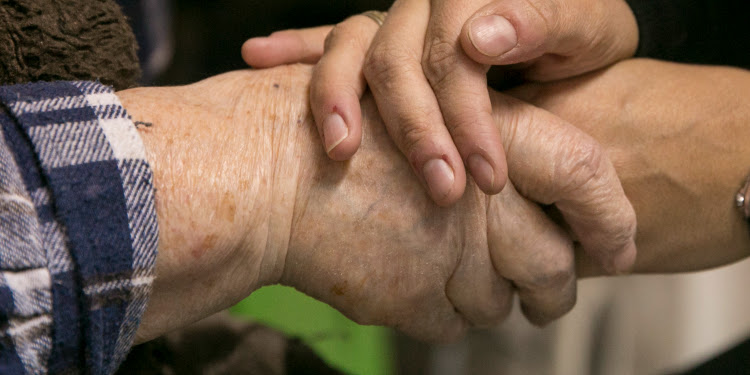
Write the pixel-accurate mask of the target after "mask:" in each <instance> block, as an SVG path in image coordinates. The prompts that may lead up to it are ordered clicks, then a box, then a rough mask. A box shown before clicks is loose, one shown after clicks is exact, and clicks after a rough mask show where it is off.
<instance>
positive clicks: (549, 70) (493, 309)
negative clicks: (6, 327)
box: [243, 0, 637, 336]
mask: <svg viewBox="0 0 750 375" xmlns="http://www.w3.org/2000/svg"><path fill="white" fill-rule="evenodd" d="M484 2H485V3H486V0H485V1H484ZM481 3H482V0H479V1H474V2H471V1H470V2H465V1H464V2H459V1H448V0H445V1H440V0H435V1H426V0H399V1H396V2H395V3H394V5H393V7H392V8H391V9H390V11H389V14H388V17H387V18H386V20H385V23H384V24H383V25H382V27H381V28H380V29H378V25H377V24H376V23H375V22H373V21H372V20H370V19H368V18H366V17H363V16H354V17H351V18H349V19H347V20H346V21H344V22H342V23H341V24H339V25H337V26H336V27H333V28H331V27H319V28H313V29H307V30H289V31H284V32H279V33H274V34H272V35H271V36H270V37H269V38H254V39H251V40H249V41H248V42H246V43H245V45H244V46H243V57H244V58H245V60H246V61H247V62H248V63H250V64H251V65H253V66H256V67H268V66H274V65H278V64H281V63H288V62H300V61H301V62H316V67H315V71H314V73H313V77H312V81H311V90H310V101H311V111H312V114H313V117H314V119H315V122H316V124H317V125H318V131H319V135H320V137H321V140H322V141H323V143H324V149H325V151H326V153H327V154H328V155H329V156H330V157H331V158H332V159H334V160H346V159H349V158H350V157H352V155H353V154H354V153H355V152H356V150H357V149H358V148H359V147H360V146H359V145H360V141H361V140H362V142H364V140H363V138H362V136H361V132H362V124H361V121H362V120H361V118H362V117H361V116H362V113H361V111H360V98H361V97H362V95H363V93H364V92H365V88H366V87H367V86H368V85H369V88H370V89H371V90H372V93H373V96H374V99H375V102H376V103H377V106H378V109H379V112H380V115H381V116H382V118H383V120H384V122H385V125H386V128H387V131H388V133H389V134H390V135H391V137H392V138H393V140H394V141H395V144H396V145H397V147H399V149H400V150H401V151H402V152H403V154H404V155H406V157H407V159H408V160H409V164H410V166H411V167H412V169H413V170H414V172H415V175H416V177H417V181H419V182H421V183H422V185H423V186H424V187H425V190H426V192H427V193H428V194H429V196H430V197H431V198H432V200H434V201H435V202H436V203H437V204H439V205H443V206H447V205H451V204H454V203H456V202H457V201H458V202H462V199H463V200H465V199H468V198H466V196H471V195H472V194H476V193H477V192H476V190H479V191H483V192H485V193H488V194H497V193H498V192H500V191H501V189H503V187H504V186H505V185H506V171H507V175H509V176H510V181H511V182H512V183H509V184H508V187H506V189H507V191H506V190H503V191H504V193H501V195H500V196H499V197H497V198H498V199H500V200H503V199H505V200H507V199H508V198H507V196H512V195H518V193H517V192H516V189H517V190H518V191H520V192H521V195H522V196H524V197H525V198H528V199H530V200H531V201H533V202H536V203H539V204H543V205H555V208H556V209H558V210H559V211H560V212H561V213H562V216H563V217H564V218H565V224H566V225H567V227H568V228H569V231H562V230H561V229H560V228H559V227H558V226H557V225H555V224H554V223H552V221H550V219H548V218H547V217H546V216H545V215H543V214H542V212H541V210H540V208H539V207H538V206H537V205H534V204H526V205H512V204H511V203H508V202H505V203H502V204H501V203H497V202H496V201H495V200H493V198H488V207H489V208H488V214H487V218H486V219H485V221H484V222H483V221H481V220H480V221H478V222H476V223H473V224H472V225H473V226H477V228H488V229H487V233H488V234H489V237H488V239H487V243H486V244H482V242H481V241H480V238H473V239H472V240H476V241H480V242H479V244H472V245H471V247H475V246H479V247H480V248H482V247H489V248H490V253H491V254H495V255H494V256H490V257H489V258H487V259H484V260H476V261H477V262H480V263H479V264H490V263H493V265H494V270H495V273H496V274H495V275H494V277H495V278H497V277H498V276H500V278H499V279H498V280H495V279H493V278H492V277H489V276H487V277H486V279H485V280H484V281H483V282H479V280H476V279H474V280H473V282H468V281H466V280H468V279H472V278H469V277H462V276H460V272H459V274H457V275H454V276H455V277H457V278H456V279H454V278H453V277H451V278H450V279H449V280H452V281H451V282H448V283H447V289H446V295H447V296H448V299H449V300H450V302H452V305H453V306H454V307H455V308H456V309H457V311H458V313H459V314H458V316H457V317H460V318H462V319H458V320H455V319H456V318H457V317H454V320H455V321H454V322H453V323H452V326H453V327H458V326H461V324H459V321H462V320H463V325H464V326H465V325H478V326H485V325H491V324H494V323H496V322H498V321H499V320H500V319H501V318H502V317H503V316H505V314H507V311H508V308H509V297H508V296H509V295H511V293H510V291H511V290H512V289H514V288H517V289H518V290H519V295H520V299H521V303H522V306H523V308H524V312H525V313H526V315H527V317H528V318H529V319H530V320H531V321H532V322H534V323H537V324H543V323H546V322H548V321H550V320H551V319H554V318H557V317H559V316H561V315H562V314H564V313H565V312H567V311H568V310H569V309H570V308H571V307H572V305H573V303H574V301H575V272H574V266H573V264H574V256H573V250H572V248H573V245H572V240H571V237H570V235H571V234H572V236H573V237H575V238H576V239H577V240H578V241H579V242H580V244H581V245H582V249H584V250H585V251H586V252H587V254H588V256H590V257H591V258H593V259H595V260H597V261H598V262H599V265H600V266H601V267H602V269H603V270H605V272H607V273H617V272H624V271H626V270H628V269H629V268H630V266H631V265H632V263H633V261H634V258H635V244H634V234H635V215H634V213H633V210H632V208H631V206H630V204H629V202H628V200H627V199H626V197H625V195H624V192H623V190H622V188H621V186H620V183H619V180H618V179H617V176H616V173H615V171H614V168H613V166H612V164H611V162H610V161H609V159H608V158H607V156H606V155H605V153H604V151H603V150H602V148H601V147H600V146H599V145H598V143H596V142H595V141H594V140H593V139H591V138H590V137H587V136H586V135H585V134H583V133H582V132H580V131H578V130H577V129H574V128H572V127H571V126H569V125H568V124H566V123H565V122H564V121H561V120H560V119H557V118H555V117H554V116H552V115H550V114H549V113H546V112H544V111H541V110H538V109H534V108H533V107H530V106H524V105H522V104H520V103H518V102H517V101H515V100H512V99H511V98H509V97H507V96H504V95H502V94H497V93H494V94H492V95H488V92H487V79H486V73H487V71H488V69H489V66H490V65H506V66H507V65H509V64H516V66H514V67H513V68H506V70H509V69H515V70H522V71H523V72H524V73H523V74H524V75H525V76H526V77H527V78H530V79H541V80H549V79H558V78H564V77H568V76H571V75H576V74H580V73H583V72H586V71H589V70H592V69H595V68H599V67H601V66H605V65H608V64H610V63H612V62H614V61H616V60H618V59H622V58H625V57H628V56H630V55H632V53H633V52H634V50H635V45H636V41H637V28H636V27H635V21H634V19H633V17H632V14H631V13H630V12H629V8H628V7H627V4H625V3H624V2H622V1H620V0H612V1H569V2H568V5H572V6H571V8H573V9H566V10H565V11H564V12H561V11H559V9H558V4H557V2H556V1H547V0H544V1H531V0H519V1H511V2H508V1H497V2H489V3H487V4H481ZM472 13H474V14H473V15H472ZM584 15H585V17H584V18H581V16H584ZM596 18H602V19H607V20H610V21H614V22H607V23H604V22H596V23H593V25H594V26H592V25H591V24H589V23H588V21H591V20H593V19H596ZM623 26H626V27H623ZM324 38H325V45H324V43H323V40H324ZM592 38H596V40H592ZM518 63H524V64H523V65H522V66H519V65H518ZM491 99H492V100H491ZM493 109H494V113H493ZM503 109H504V110H503ZM505 123H523V125H522V126H515V127H512V131H511V130H510V128H511V127H501V129H500V131H498V124H505ZM365 140H366V139H365ZM517 143H523V144H525V145H527V146H530V145H533V146H532V147H517V148H513V149H511V147H512V145H513V144H517ZM464 164H465V165H466V168H467V169H468V171H469V172H470V173H471V176H472V178H471V179H469V180H468V184H467V177H466V175H465V173H464ZM355 165H356V163H355V160H352V162H351V163H350V165H349V167H348V168H352V169H354V170H356V167H355ZM362 168H365V170H366V171H372V168H373V167H372V166H369V165H368V166H364V167H362ZM465 189H468V190H465ZM390 196H391V198H390V199H391V200H393V201H399V202H400V201H401V200H402V199H404V196H403V194H391V195H390ZM334 197H335V194H334ZM414 199H415V198H414V197H412V198H411V199H409V200H407V201H406V202H409V201H411V200H414ZM406 202H404V203H402V205H403V204H406ZM527 202H528V201H527ZM496 205H499V206H497V207H496ZM521 207H523V208H521ZM513 209H517V210H520V211H519V212H516V213H515V215H508V213H509V212H513ZM349 210H351V208H349ZM339 211H342V212H343V211H348V210H339ZM495 211H502V212H503V214H502V215H501V216H502V218H503V219H500V218H499V217H498V216H497V215H498V214H495V213H494V212H495ZM337 212H338V211H337ZM423 214H424V215H428V216H435V215H438V214H437V213H432V212H429V213H428V212H423ZM510 216H515V217H516V219H515V220H512V221H510V220H509V219H508V217H510ZM332 219H333V218H332ZM341 221H343V222H345V221H346V219H343V218H342V219H341ZM457 225H458V224H454V226H457ZM477 228H472V233H476V229H477ZM510 228H513V230H512V233H514V235H510V234H508V233H506V232H508V231H509V230H510ZM455 230H458V228H455ZM391 231H392V232H393V233H398V232H399V230H397V229H395V228H394V229H391ZM534 233H536V234H534ZM569 233H570V234H569ZM465 236H466V235H465V234H463V235H459V237H461V238H463V237H465ZM474 236H477V235H476V234H474ZM516 237H517V238H516ZM394 238H396V237H394ZM391 239H392V238H391ZM430 242H435V240H433V241H430ZM464 242H465V241H464ZM373 243H374V242H373ZM393 243H398V241H393ZM450 243H451V242H450V241H447V242H445V243H443V245H445V244H450ZM452 246H454V247H458V248H460V247H461V245H460V244H459V243H453V245H452ZM493 247H497V248H498V249H494V250H493V249H492V248H493ZM499 248H502V250H500V249H499ZM511 249H513V250H511ZM579 257H580V256H579ZM368 263H372V261H371V262H368ZM465 267H466V266H463V267H459V268H457V270H462V269H463V268H465ZM472 272H475V271H472ZM487 272H488V275H492V272H489V271H487ZM480 274H481V273H480ZM462 280H463V281H462ZM459 283H461V285H462V286H461V287H457V286H456V284H459ZM511 283H512V284H513V285H512V286H511ZM484 289H486V290H485V291H484V292H482V293H483V294H479V292H480V291H481V290H484ZM472 291H474V292H476V293H477V294H473V292H472ZM318 297H322V298H323V299H324V300H329V299H331V298H334V299H335V298H336V296H335V295H331V296H328V295H326V296H318ZM376 301H377V300H376ZM476 301H483V302H481V303H479V304H477V303H476ZM433 305H434V304H433ZM358 308H362V309H364V308H363V307H362V306H358ZM353 313H355V314H356V311H352V312H350V314H353ZM449 315H450V314H448V315H447V316H449ZM453 331H460V330H458V329H453ZM440 336H452V335H446V334H445V333H442V334H441V335H440Z"/></svg>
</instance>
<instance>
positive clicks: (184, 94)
mask: <svg viewBox="0 0 750 375" xmlns="http://www.w3.org/2000/svg"><path fill="white" fill-rule="evenodd" d="M310 74H311V69H310V68H309V67H303V66H290V67H283V68H277V69H269V70H263V71H242V72H233V73H227V74H224V75H220V76H217V77H213V78H210V79H207V80H204V81H201V82H198V83H196V84H193V85H188V86H183V87H166V88H140V89H133V90H127V91H125V92H121V93H119V95H120V96H121V99H122V101H123V104H124V105H125V106H126V108H127V109H128V110H129V111H130V112H131V114H132V115H133V117H134V118H135V119H140V120H142V121H147V122H150V123H152V124H153V125H152V126H150V127H144V128H142V129H141V134H142V137H143V139H144V143H145V145H146V147H147V149H148V150H149V160H150V162H151V164H152V167H153V169H154V176H155V177H154V181H155V184H156V186H157V196H156V198H157V214H158V215H159V222H160V235H161V240H160V249H159V251H160V252H159V259H158V261H157V279H156V280H155V283H154V292H153V296H152V298H151V301H150V302H149V306H148V309H147V311H146V313H145V315H144V318H143V323H142V325H141V327H140V330H139V332H138V337H139V340H144V339H148V338H150V337H154V336H156V335H158V334H159V333H162V332H164V331H166V330H169V329H171V328H174V327H177V326H180V325H184V324H186V323H189V322H190V321H194V320H197V319H199V318H201V317H204V316H206V315H208V314H210V313H212V312H214V311H217V310H219V309H221V308H224V307H227V306H229V305H231V304H232V303H234V302H236V301H238V300H239V299H241V298H243V297H245V296H246V295H248V294H250V293H251V292H252V291H253V290H255V289H257V288H258V287H260V286H262V285H267V284H273V283H277V282H280V283H283V284H286V285H291V286H293V287H295V288H297V289H300V290H302V291H303V292H305V293H307V294H309V295H311V296H313V297H315V298H318V299H321V300H323V301H325V302H327V303H329V304H331V305H332V306H334V307H336V308H337V309H339V310H340V311H342V312H343V313H344V314H346V315H348V316H350V317H351V318H353V319H354V320H355V321H357V322H360V323H365V324H383V325H390V326H395V327H398V328H399V329H401V330H403V331H405V332H406V333H408V334H411V335H412V336H415V337H418V338H421V339H426V340H438V341H445V340H450V339H452V338H455V337H457V336H458V335H460V334H461V333H462V332H463V331H464V330H465V329H466V328H468V327H470V326H488V325H492V324H495V323H497V322H499V321H500V320H502V319H503V318H504V317H505V315H506V314H507V312H508V309H509V307H510V302H511V299H512V293H513V291H515V290H518V291H519V296H520V299H521V303H522V306H523V309H524V312H525V313H526V315H527V316H528V317H529V319H530V320H531V321H532V322H534V323H536V324H544V323H546V322H548V321H550V320H551V319H554V318H556V317H559V316H560V315H562V314H564V313H565V312H567V311H568V310H569V309H570V308H571V307H572V306H573V304H574V302H575V268H574V261H575V260H574V255H573V241H572V239H571V237H570V236H569V235H568V233H567V232H566V231H565V230H563V229H562V228H560V227H558V226H557V225H556V224H555V223H553V222H552V221H551V220H550V219H549V218H548V217H547V216H546V215H545V214H544V212H543V211H542V209H541V208H540V207H539V206H538V205H537V204H536V203H533V202H531V201H528V200H526V199H525V198H523V197H522V196H521V195H520V194H519V193H517V192H516V190H515V187H514V186H513V185H510V184H509V185H508V187H507V188H506V189H504V190H503V191H502V192H501V193H500V194H498V195H494V196H486V195H485V194H484V193H483V192H482V191H481V190H480V189H479V188H478V187H477V186H476V185H475V184H474V183H473V182H471V180H470V181H469V183H468V184H467V193H466V194H464V195H463V196H462V198H461V199H459V201H458V202H457V203H456V204H455V205H453V206H451V207H440V206H437V205H435V204H434V202H432V200H431V199H430V197H429V196H428V195H427V194H426V193H425V192H424V191H423V190H422V189H421V188H420V187H419V185H418V184H416V178H415V176H414V175H413V174H412V173H411V172H410V171H409V167H408V161H407V160H405V159H404V158H403V156H402V155H401V154H400V153H399V152H398V151H397V148H396V146H395V145H394V144H393V143H392V141H391V139H390V138H389V137H388V135H387V133H386V132H385V129H384V127H383V124H382V122H381V120H380V118H379V116H378V114H377V111H376V110H375V106H374V101H373V100H372V98H371V97H366V98H365V99H364V101H363V103H362V108H363V109H362V113H363V114H364V116H363V122H364V124H365V125H366V126H365V127H364V129H365V131H364V133H363V143H362V147H361V150H360V152H358V153H357V154H356V155H355V156H354V157H353V158H352V159H351V160H350V161H348V162H347V163H336V162H333V161H331V160H330V159H329V158H328V157H327V156H326V154H325V153H324V152H323V151H322V150H320V148H319V147H318V146H316V142H315V139H314V134H315V131H314V126H313V125H312V120H311V118H310V116H309V108H308V102H307V93H308V84H307V83H308V82H309V79H310ZM494 103H495V104H496V105H497V106H498V108H513V111H512V112H506V111H498V113H497V115H496V116H497V117H496V119H495V120H496V121H498V124H502V126H500V127H499V131H500V134H502V135H503V139H504V142H506V143H505V147H506V150H508V155H509V156H512V159H511V160H516V162H511V163H510V164H509V166H510V171H511V177H512V178H513V181H514V183H515V184H517V186H518V189H519V190H520V191H521V192H522V193H523V194H525V195H528V196H531V197H534V199H536V200H538V201H540V202H543V203H547V204H552V203H556V204H558V205H559V207H560V210H561V211H562V212H563V214H564V215H565V217H566V218H568V217H569V218H571V223H576V225H573V226H572V228H573V231H574V233H575V234H576V235H577V234H578V232H577V231H579V230H584V231H585V230H588V229H590V228H588V227H586V225H591V223H599V222H613V223H617V228H619V229H620V230H625V231H624V232H621V233H619V235H616V236H612V235H611V234H608V235H607V236H606V237H607V238H610V239H612V240H613V241H631V242H630V243H629V244H618V245H617V246H616V248H617V249H620V248H624V249H625V250H626V251H623V252H617V253H610V252H608V250H609V248H606V249H605V248H603V249H597V250H598V252H593V253H591V254H592V255H594V256H595V257H597V259H598V260H600V261H602V262H603V264H604V267H605V268H606V269H607V270H608V271H612V270H619V269H623V268H627V267H629V265H630V263H632V262H633V259H634V257H635V248H634V247H633V243H632V236H633V233H632V232H633V231H634V225H635V219H634V217H633V212H632V209H631V208H630V205H629V203H628V201H627V199H626V198H625V196H624V193H623V191H622V189H621V188H620V185H619V182H618V180H617V177H616V175H615V171H614V168H613V166H612V164H611V163H610V162H609V160H608V159H607V157H606V155H605V154H604V153H603V152H602V150H601V148H600V147H599V146H598V144H597V143H596V142H595V141H594V140H593V139H592V138H590V137H589V136H587V135H585V134H584V133H582V132H581V131H579V130H577V129H576V128H574V127H573V126H571V125H569V124H567V123H565V122H564V121H562V120H560V119H558V118H556V117H555V116H552V115H551V114H549V113H547V112H544V111H542V110H539V109H536V108H534V107H532V106H530V105H526V104H524V103H522V102H520V101H517V100H515V99H512V98H509V97H505V96H497V97H495V98H494ZM511 113H512V114H522V115H521V116H515V115H511ZM532 120H533V121H532ZM623 223H624V224H626V225H625V226H623ZM584 245H585V246H588V244H586V243H584Z"/></svg>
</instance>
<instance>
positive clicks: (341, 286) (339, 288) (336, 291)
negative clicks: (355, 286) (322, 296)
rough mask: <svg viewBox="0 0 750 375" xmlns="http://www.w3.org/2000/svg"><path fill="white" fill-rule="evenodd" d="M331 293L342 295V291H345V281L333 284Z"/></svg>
mask: <svg viewBox="0 0 750 375" xmlns="http://www.w3.org/2000/svg"><path fill="white" fill-rule="evenodd" d="M331 293H333V294H335V295H337V296H343V295H344V293H346V281H344V282H342V283H338V284H334V285H333V286H332V287H331Z"/></svg>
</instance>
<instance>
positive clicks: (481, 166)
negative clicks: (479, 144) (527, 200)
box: [466, 153, 508, 195]
mask: <svg viewBox="0 0 750 375" xmlns="http://www.w3.org/2000/svg"><path fill="white" fill-rule="evenodd" d="M466 166H467V167H468V168H469V171H470V172H471V176H472V178H473V179H474V182H475V183H476V184H477V186H478V187H479V189H481V190H482V191H483V192H484V193H485V194H488V195H494V194H497V193H499V192H500V191H502V190H503V188H504V187H505V184H506V182H507V181H508V175H507V172H506V169H507V167H505V163H504V160H503V162H502V163H500V162H494V163H491V162H490V161H488V160H487V158H486V157H485V156H483V155H482V154H480V153H474V154H471V155H469V157H468V158H467V159H466Z"/></svg>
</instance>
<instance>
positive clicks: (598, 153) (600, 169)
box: [556, 140, 609, 192]
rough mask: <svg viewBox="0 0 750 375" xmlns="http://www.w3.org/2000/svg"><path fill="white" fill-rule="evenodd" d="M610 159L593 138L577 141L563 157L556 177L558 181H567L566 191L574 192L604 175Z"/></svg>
mask: <svg viewBox="0 0 750 375" xmlns="http://www.w3.org/2000/svg"><path fill="white" fill-rule="evenodd" d="M608 160H609V159H608V158H607V155H606V154H605V152H604V150H603V149H602V148H601V146H600V145H599V144H598V143H596V142H594V141H592V140H588V141H585V142H575V144H574V145H573V147H570V148H568V149H567V154H566V155H565V157H564V158H562V160H561V163H560V168H558V176H556V177H557V178H558V179H559V180H558V181H567V184H566V186H565V187H564V188H563V189H564V190H565V191H567V192H574V191H577V190H579V189H581V187H583V186H585V185H587V184H589V183H591V182H593V181H596V180H598V179H600V178H601V177H602V176H604V174H605V168H607V166H608V165H609V163H608Z"/></svg>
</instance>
